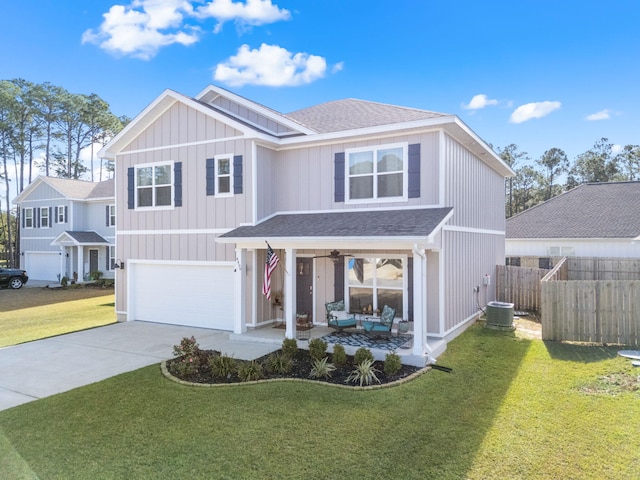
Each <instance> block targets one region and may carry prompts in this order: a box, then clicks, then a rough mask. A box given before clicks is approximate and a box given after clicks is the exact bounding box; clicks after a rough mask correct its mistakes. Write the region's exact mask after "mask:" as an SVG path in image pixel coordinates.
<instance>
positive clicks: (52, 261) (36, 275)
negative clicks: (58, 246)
mask: <svg viewBox="0 0 640 480" xmlns="http://www.w3.org/2000/svg"><path fill="white" fill-rule="evenodd" d="M24 256H25V262H24V264H25V270H26V271H27V275H29V279H30V280H50V281H57V280H58V274H59V273H60V254H58V253H36V252H25V254H24Z"/></svg>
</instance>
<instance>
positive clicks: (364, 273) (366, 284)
mask: <svg viewBox="0 0 640 480" xmlns="http://www.w3.org/2000/svg"><path fill="white" fill-rule="evenodd" d="M405 269H406V257H402V258H376V257H355V258H350V259H349V261H348V264H347V289H348V298H349V309H350V310H351V311H353V312H361V311H365V310H368V308H369V306H371V309H372V310H373V311H375V310H382V308H383V307H384V306H385V305H389V306H390V307H393V308H395V309H396V315H398V316H403V312H404V300H405V299H404V292H405V290H406V285H405V279H406V276H407V275H406V272H405Z"/></svg>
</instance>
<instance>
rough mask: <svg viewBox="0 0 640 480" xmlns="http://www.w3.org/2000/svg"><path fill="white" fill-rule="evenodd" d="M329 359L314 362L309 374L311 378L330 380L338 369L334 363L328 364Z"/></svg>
mask: <svg viewBox="0 0 640 480" xmlns="http://www.w3.org/2000/svg"><path fill="white" fill-rule="evenodd" d="M328 360H329V357H324V358H323V359H322V360H314V361H313V368H312V369H311V372H310V373H309V377H311V378H329V377H330V376H331V372H333V371H334V370H335V369H336V367H335V366H334V365H333V363H327V362H328Z"/></svg>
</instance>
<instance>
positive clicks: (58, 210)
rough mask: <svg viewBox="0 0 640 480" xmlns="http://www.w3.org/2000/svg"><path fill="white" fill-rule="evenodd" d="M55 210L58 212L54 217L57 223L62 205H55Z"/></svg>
mask: <svg viewBox="0 0 640 480" xmlns="http://www.w3.org/2000/svg"><path fill="white" fill-rule="evenodd" d="M54 211H55V212H56V215H55V217H53V221H54V222H55V223H58V215H60V207H55V208H54Z"/></svg>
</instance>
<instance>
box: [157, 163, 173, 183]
mask: <svg viewBox="0 0 640 480" xmlns="http://www.w3.org/2000/svg"><path fill="white" fill-rule="evenodd" d="M170 184H171V166H170V165H162V166H160V167H156V185H170Z"/></svg>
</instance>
